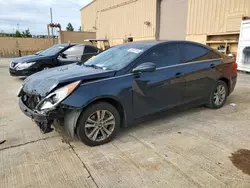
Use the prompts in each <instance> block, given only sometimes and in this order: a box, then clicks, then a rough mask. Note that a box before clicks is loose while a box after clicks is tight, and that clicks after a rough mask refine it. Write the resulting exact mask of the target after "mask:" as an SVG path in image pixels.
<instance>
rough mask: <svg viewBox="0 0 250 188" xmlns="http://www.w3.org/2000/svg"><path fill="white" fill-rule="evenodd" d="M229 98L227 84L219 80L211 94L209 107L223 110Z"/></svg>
mask: <svg viewBox="0 0 250 188" xmlns="http://www.w3.org/2000/svg"><path fill="white" fill-rule="evenodd" d="M227 96H228V87H227V84H226V83H225V82H224V81H222V80H219V81H218V82H217V84H216V86H215V88H214V90H213V91H212V92H211V94H210V97H209V101H208V103H207V106H208V107H209V108H214V109H218V108H221V107H222V106H223V105H224V104H225V102H226V100H227Z"/></svg>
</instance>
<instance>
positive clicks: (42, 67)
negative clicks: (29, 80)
mask: <svg viewBox="0 0 250 188" xmlns="http://www.w3.org/2000/svg"><path fill="white" fill-rule="evenodd" d="M50 68H51V66H50V65H43V66H41V67H40V70H41V71H43V70H48V69H50Z"/></svg>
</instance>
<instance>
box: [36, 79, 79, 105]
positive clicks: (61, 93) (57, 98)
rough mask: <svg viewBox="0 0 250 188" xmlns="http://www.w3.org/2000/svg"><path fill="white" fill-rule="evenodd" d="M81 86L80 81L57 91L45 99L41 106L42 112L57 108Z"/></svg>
mask: <svg viewBox="0 0 250 188" xmlns="http://www.w3.org/2000/svg"><path fill="white" fill-rule="evenodd" d="M79 84H80V81H77V82H73V83H71V84H68V85H66V86H64V87H62V88H59V89H57V90H55V91H54V92H53V93H51V94H49V95H48V96H47V97H46V98H45V100H44V102H43V103H42V105H41V106H40V110H46V109H49V108H52V107H55V106H57V105H58V104H59V103H60V102H62V101H63V100H64V99H65V98H66V97H67V96H69V95H70V94H71V93H72V92H73V91H74V89H75V88H76V87H77V86H78V85H79Z"/></svg>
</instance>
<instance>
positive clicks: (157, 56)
mask: <svg viewBox="0 0 250 188" xmlns="http://www.w3.org/2000/svg"><path fill="white" fill-rule="evenodd" d="M146 62H151V63H155V64H156V67H157V68H160V67H166V66H171V65H177V64H179V63H180V55H179V49H178V44H168V45H164V46H160V47H158V48H156V49H154V50H153V51H151V52H149V54H147V55H146V56H145V57H144V58H143V59H142V60H140V63H139V64H141V63H146Z"/></svg>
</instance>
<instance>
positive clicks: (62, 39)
mask: <svg viewBox="0 0 250 188" xmlns="http://www.w3.org/2000/svg"><path fill="white" fill-rule="evenodd" d="M95 38H96V33H95V32H82V31H61V32H58V40H59V43H60V44H62V43H68V42H69V41H70V42H71V43H87V42H85V41H84V40H85V39H95Z"/></svg>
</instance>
